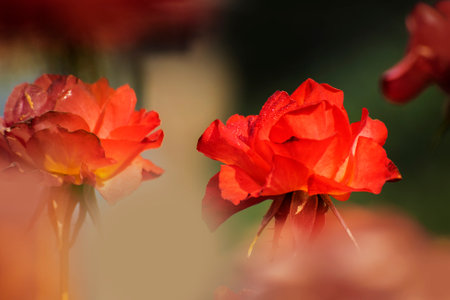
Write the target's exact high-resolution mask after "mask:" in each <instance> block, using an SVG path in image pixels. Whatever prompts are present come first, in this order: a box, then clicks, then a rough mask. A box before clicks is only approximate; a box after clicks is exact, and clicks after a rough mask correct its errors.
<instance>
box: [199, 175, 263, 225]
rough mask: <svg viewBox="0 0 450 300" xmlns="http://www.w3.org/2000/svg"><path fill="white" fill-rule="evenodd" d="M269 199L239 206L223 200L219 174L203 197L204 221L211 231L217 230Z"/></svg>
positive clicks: (210, 182)
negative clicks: (243, 212)
mask: <svg viewBox="0 0 450 300" xmlns="http://www.w3.org/2000/svg"><path fill="white" fill-rule="evenodd" d="M267 199H268V198H267V197H258V198H249V199H247V200H245V201H242V202H240V203H239V205H234V204H233V203H231V201H228V200H225V199H223V198H222V196H221V191H220V189H219V173H217V174H216V175H214V176H213V177H212V178H211V179H210V180H209V182H208V185H207V187H206V192H205V196H204V197H203V202H202V216H203V220H204V221H205V222H206V224H207V225H208V227H209V229H211V230H216V229H217V227H219V225H220V224H222V223H223V222H225V221H226V220H227V219H228V218H229V217H231V216H232V215H234V214H235V213H237V212H240V211H241V210H243V209H246V208H247V207H250V206H253V205H256V204H258V203H260V202H262V201H264V200H267Z"/></svg>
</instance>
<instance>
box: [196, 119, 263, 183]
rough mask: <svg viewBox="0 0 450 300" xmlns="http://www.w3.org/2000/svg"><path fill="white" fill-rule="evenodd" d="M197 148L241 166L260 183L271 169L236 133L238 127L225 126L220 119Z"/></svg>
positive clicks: (213, 156)
mask: <svg viewBox="0 0 450 300" xmlns="http://www.w3.org/2000/svg"><path fill="white" fill-rule="evenodd" d="M197 150H198V151H200V152H202V153H203V154H205V155H206V156H208V157H210V158H212V159H214V160H218V161H221V162H223V163H225V164H227V165H236V166H238V167H240V168H241V169H242V170H244V171H245V172H247V174H249V175H250V176H251V177H252V178H253V179H254V180H256V181H258V182H259V183H260V184H263V183H264V182H265V176H266V174H267V173H268V172H269V171H270V166H269V164H268V163H267V162H266V161H264V160H263V159H262V158H261V156H260V155H258V154H257V153H256V152H255V151H254V150H252V149H251V148H250V147H249V145H247V144H246V143H245V142H244V141H243V140H242V139H240V138H239V136H237V135H236V129H233V128H231V129H229V128H227V127H225V125H224V124H223V123H222V122H221V121H219V120H216V121H214V122H213V123H211V125H210V126H209V127H208V128H207V129H206V130H205V132H204V133H203V135H202V136H201V137H200V139H199V141H198V144H197Z"/></svg>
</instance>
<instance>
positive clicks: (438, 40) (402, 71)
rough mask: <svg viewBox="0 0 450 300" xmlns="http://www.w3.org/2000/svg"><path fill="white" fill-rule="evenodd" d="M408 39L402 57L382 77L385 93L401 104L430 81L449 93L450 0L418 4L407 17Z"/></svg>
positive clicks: (414, 95)
mask: <svg viewBox="0 0 450 300" xmlns="http://www.w3.org/2000/svg"><path fill="white" fill-rule="evenodd" d="M406 26H407V28H408V31H409V33H410V40H409V44H408V48H407V51H406V55H405V57H404V58H403V59H402V60H401V61H400V62H399V63H397V64H396V65H395V66H394V67H392V68H391V69H389V70H387V71H386V72H385V73H384V75H383V78H382V88H383V93H384V95H385V96H386V97H387V98H389V99H390V100H392V101H394V102H398V103H404V102H407V101H409V100H411V99H412V98H414V97H416V96H417V95H418V94H419V93H420V92H421V91H422V90H424V89H425V88H426V87H427V86H429V85H430V84H431V83H436V84H438V85H439V87H441V88H442V89H443V90H444V91H445V92H446V93H450V40H449V39H448V37H449V35H450V1H440V2H438V3H437V4H436V5H435V7H431V6H429V5H427V4H424V3H419V4H417V5H416V7H415V8H414V10H413V12H412V13H411V14H410V15H409V16H408V18H407V19H406Z"/></svg>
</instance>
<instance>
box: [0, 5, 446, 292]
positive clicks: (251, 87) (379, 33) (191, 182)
mask: <svg viewBox="0 0 450 300" xmlns="http://www.w3.org/2000/svg"><path fill="white" fill-rule="evenodd" d="M97 1H100V0H97ZM31 2H32V1H30V2H28V1H18V2H17V3H18V4H17V5H11V4H8V3H7V2H6V1H3V0H2V1H1V2H0V11H1V12H0V16H3V17H2V20H4V21H0V23H2V22H3V23H2V24H1V25H0V34H2V36H0V100H1V107H3V105H4V103H5V101H6V100H7V97H8V95H9V93H10V92H11V90H12V89H13V87H14V86H15V85H17V84H19V83H21V82H24V81H28V82H31V81H33V80H34V79H35V78H37V77H38V76H39V75H40V74H42V73H49V72H50V73H52V72H58V73H65V74H73V75H76V76H79V77H80V78H81V79H82V80H84V81H87V82H93V81H95V80H97V79H98V78H99V77H106V78H108V79H109V80H110V82H111V84H112V85H113V86H114V87H118V86H120V85H122V84H125V83H128V84H130V85H131V86H132V87H133V88H134V89H135V90H136V93H137V95H138V97H139V101H140V105H141V106H142V107H145V108H147V109H154V110H156V111H158V112H159V113H160V116H161V119H162V125H161V127H162V129H163V130H164V131H165V135H166V137H165V140H164V142H163V146H162V147H161V148H160V149H157V150H155V151H153V150H152V151H151V152H149V153H148V154H146V155H147V157H148V158H150V159H151V160H152V161H153V162H155V163H156V164H158V165H159V166H162V167H163V168H164V169H165V170H166V173H165V174H164V175H163V176H162V177H161V178H158V179H156V180H153V181H151V182H144V183H143V184H142V186H141V187H140V188H139V189H138V190H137V191H136V192H134V193H133V194H132V195H130V196H129V197H128V198H127V199H123V200H122V201H121V202H120V203H118V204H117V205H115V206H112V207H109V206H108V205H106V204H105V203H104V202H103V201H101V202H102V205H101V208H102V214H103V222H104V226H103V232H102V234H99V233H98V232H97V231H96V230H95V228H94V227H93V226H92V224H90V223H89V224H87V225H86V226H85V227H84V228H83V233H82V235H81V237H80V240H79V243H78V244H77V246H76V248H74V250H73V251H72V260H73V261H74V263H72V264H73V265H75V267H74V268H73V270H72V272H73V274H72V278H73V281H74V283H73V285H74V286H81V287H83V288H82V289H83V292H82V294H83V295H84V296H83V299H111V300H114V299H211V297H212V292H213V290H214V289H215V287H216V286H218V285H220V284H223V283H227V282H228V281H229V277H230V276H232V272H233V270H234V267H233V264H232V263H231V261H232V260H233V258H234V257H235V256H236V255H238V256H239V255H241V256H244V255H245V251H242V252H241V253H239V252H238V254H235V253H236V252H235V250H236V249H241V246H242V245H243V244H245V245H246V243H247V242H249V241H250V240H251V238H252V236H253V234H254V233H255V231H256V228H257V226H258V224H259V222H260V220H261V217H262V215H263V214H264V212H265V211H266V210H267V207H268V204H269V203H262V204H261V205H259V206H256V207H253V208H251V209H249V210H247V211H244V212H242V213H240V214H238V215H236V216H234V217H233V218H232V219H230V220H229V221H227V222H226V223H225V224H224V225H223V226H222V227H221V228H220V229H219V230H218V231H217V232H215V233H210V232H209V231H208V229H207V228H206V225H205V224H204V223H203V222H202V220H201V214H200V207H201V199H202V197H203V193H204V189H205V186H206V183H207V181H208V179H209V178H210V177H211V176H212V175H213V174H215V172H217V170H218V164H217V163H214V162H212V161H210V160H209V159H208V158H206V157H204V156H203V155H201V154H200V153H197V152H196V150H195V146H196V141H197V139H198V137H199V136H200V135H201V134H202V132H203V130H204V129H206V127H207V126H208V125H209V123H210V122H212V121H213V120H214V119H216V118H220V119H222V120H223V121H225V120H226V119H227V117H228V116H230V115H231V114H234V113H239V114H257V113H258V112H259V109H260V108H261V106H262V105H263V104H264V102H265V101H266V99H267V98H268V97H269V96H270V95H271V94H272V93H273V92H275V91H276V90H286V91H288V92H292V91H294V90H295V89H296V87H297V86H298V85H299V84H300V83H302V82H303V81H304V80H305V79H307V78H309V77H310V78H313V79H314V80H316V81H318V82H324V83H328V84H330V85H332V86H334V87H336V88H339V89H341V90H343V91H344V95H345V102H344V104H345V107H346V109H347V112H348V114H349V117H350V120H351V121H352V122H355V121H357V120H359V118H360V115H361V110H362V108H363V107H366V108H368V110H369V113H370V116H371V117H372V118H376V119H380V120H382V121H383V122H384V123H385V124H386V126H387V128H388V131H389V136H388V140H387V143H386V146H385V149H386V151H387V153H388V155H389V157H390V158H391V159H392V160H393V161H394V163H395V164H396V165H397V166H398V168H399V169H400V171H401V173H402V175H403V180H402V181H400V182H397V183H388V184H386V185H385V187H384V188H383V191H382V193H381V194H380V195H372V194H368V193H354V194H353V195H352V196H351V197H350V199H349V200H348V202H346V203H342V205H341V203H338V206H343V205H348V204H351V203H352V204H358V205H363V206H367V207H379V206H390V207H395V208H396V209H398V210H400V211H403V212H404V213H406V214H408V215H409V216H410V217H411V218H412V219H414V220H416V221H417V222H419V223H420V224H422V225H423V226H424V227H425V228H426V229H427V230H429V231H430V232H431V233H432V234H434V235H447V234H449V233H450V222H449V221H448V220H449V217H448V216H449V215H450V204H449V203H450V202H449V200H450V184H448V180H449V176H448V170H449V168H450V155H449V153H450V136H449V135H444V136H441V137H440V139H438V138H437V137H436V136H437V133H438V132H439V128H440V126H441V123H442V121H443V112H444V103H445V101H447V100H448V99H446V98H445V97H446V96H445V95H444V93H443V92H441V91H440V90H439V89H438V88H436V87H431V88H429V89H427V90H426V91H425V92H424V93H422V94H421V95H420V96H419V97H418V98H417V99H415V100H414V101H412V102H410V103H409V104H407V105H404V106H398V105H394V104H391V103H389V102H387V101H386V100H385V99H384V97H383V95H382V94H381V91H380V86H379V78H380V76H381V74H382V73H383V72H384V71H385V70H387V69H388V68H389V67H391V66H392V65H393V64H395V63H396V62H397V61H398V60H399V59H400V58H401V57H402V56H403V53H404V51H405V48H406V45H407V41H408V33H407V31H406V28H405V24H404V20H405V17H406V16H407V15H408V13H409V12H410V11H411V10H412V9H413V7H414V5H415V4H416V3H417V2H416V1H410V0H408V1H406V0H402V1H387V0H380V1H376V2H374V1H320V0H319V1H293V0H292V1H289V0H278V1H269V0H248V1H236V0H235V1H232V0H222V1H219V0H216V1H213V0H209V1H208V0H204V1H201V0H197V1H195V0H191V1H189V0H185V1H168V2H170V3H172V6H170V5H169V6H168V7H164V9H162V8H161V7H160V6H158V5H157V3H158V1H150V2H151V3H155V5H154V6H148V7H147V6H145V5H144V7H145V8H146V9H148V11H146V13H145V14H143V16H140V15H134V14H131V13H130V14H127V13H121V12H123V10H121V9H120V8H119V7H118V8H114V5H115V2H117V3H119V2H120V1H114V2H112V3H111V4H110V5H111V7H109V9H108V10H107V12H105V14H106V13H108V14H110V15H109V17H108V18H106V19H107V22H106V21H105V22H106V23H105V24H107V25H105V27H102V26H104V25H101V26H100V27H101V28H102V30H103V29H104V28H109V30H110V31H112V32H109V31H108V30H106V29H105V30H106V32H107V33H108V34H110V35H112V36H114V32H117V31H118V30H119V29H118V28H122V29H123V26H119V27H117V26H113V25H112V24H114V22H119V24H124V23H126V21H127V20H128V19H129V20H131V19H139V18H142V20H155V21H154V22H147V21H146V22H144V21H142V22H141V21H140V23H139V22H138V25H136V28H138V29H139V34H137V33H133V34H132V33H130V34H129V35H127V34H125V36H126V37H130V36H136V38H135V39H121V38H117V40H118V41H116V40H115V39H112V42H109V41H111V40H108V39H100V38H98V36H96V35H87V36H88V37H87V38H86V37H85V33H86V31H89V28H88V29H86V28H85V27H82V26H81V27H76V26H74V27H75V29H72V31H71V34H70V35H65V34H64V32H65V29H67V28H69V27H70V26H69V25H68V24H59V23H55V24H59V26H60V27H58V30H56V29H55V27H54V26H53V25H52V24H50V25H49V24H47V23H49V22H50V20H52V19H51V18H50V17H47V16H45V12H46V11H47V12H48V11H49V10H50V9H49V7H52V6H55V5H56V6H62V8H61V7H60V8H59V10H57V11H58V12H59V13H61V11H63V12H64V13H70V12H71V11H72V8H71V5H73V3H71V2H72V1H66V2H65V3H64V4H63V3H62V2H61V3H59V2H57V1H47V2H49V4H47V5H48V7H44V8H42V7H41V8H40V9H39V17H32V16H33V13H35V12H36V10H37V7H39V4H36V3H34V2H33V3H34V4H33V5H31V4H30V3H31ZM43 2H46V1H43ZM94 2H95V1H94ZM161 2H164V1H161ZM425 2H426V3H430V4H432V3H433V2H432V1H425ZM99 3H101V2H99ZM132 3H134V4H135V5H136V6H139V5H142V3H143V2H142V3H141V2H139V1H134V2H132ZM8 5H9V6H8ZM105 5H106V4H105ZM21 8H22V9H24V11H26V14H25V16H27V18H25V19H27V20H28V22H26V24H25V25H23V24H22V23H23V22H22V23H21V20H18V19H17V18H19V16H21V13H23V11H21V10H20V9H21ZM77 9H80V7H78V8H77ZM83 10H89V8H88V7H87V6H86V7H84V8H83V7H82V9H81V11H82V12H83ZM141 10H142V9H141ZM143 12H145V10H143ZM5 16H8V18H6V17H5ZM22 16H23V15H22ZM85 18H92V17H91V14H86V16H85ZM127 18H128V19H127ZM42 20H46V22H47V23H46V24H45V26H44V25H42V24H40V23H39V22H42ZM81 20H83V19H81ZM81 20H80V22H81ZM139 20H140V19H139ZM22 21H23V20H22ZM124 21H125V22H124ZM7 22H9V23H7ZM55 22H57V21H55ZM74 22H75V21H74ZM21 24H22V25H21ZM52 26H53V27H52ZM16 29H17V30H16ZM102 30H100V32H103V31H105V30H103V31H102ZM124 30H125V29H124ZM130 30H131V31H132V30H134V31H136V30H135V29H134V28H132V29H130ZM134 31H133V32H134ZM77 33H79V34H80V35H79V36H78V35H77ZM73 36H75V37H76V38H73ZM100 36H101V35H100ZM107 36H109V35H107ZM105 40H106V41H108V42H101V43H100V41H105ZM437 141H438V142H437ZM269 234H270V233H269ZM77 260H79V262H76V261H77ZM75 262H76V263H75Z"/></svg>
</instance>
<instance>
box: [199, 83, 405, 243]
mask: <svg viewBox="0 0 450 300" xmlns="http://www.w3.org/2000/svg"><path fill="white" fill-rule="evenodd" d="M386 137H387V130H386V127H385V126H384V124H383V123H382V122H381V121H378V120H373V119H371V118H369V116H368V112H367V110H366V109H364V110H363V112H362V117H361V121H359V122H356V123H353V124H350V123H349V120H348V116H347V113H346V111H345V109H344V107H343V93H342V91H340V90H338V89H335V88H333V87H331V86H329V85H327V84H318V83H316V82H315V81H313V80H311V79H309V80H307V81H305V82H304V83H303V84H302V85H300V87H299V88H298V89H297V90H296V91H295V92H294V93H293V94H292V95H289V94H287V93H286V92H280V91H278V92H275V94H273V95H272V96H271V97H270V98H269V99H268V101H267V102H266V104H265V105H264V106H263V108H262V109H261V112H260V114H259V115H258V116H248V117H243V116H240V115H234V116H232V117H230V118H229V119H228V121H227V123H226V124H223V123H222V122H221V121H219V120H216V121H214V122H213V123H212V124H211V125H210V126H209V127H208V129H206V131H205V132H204V134H203V135H202V136H201V137H200V139H199V142H198V145H197V149H198V150H199V151H200V152H202V153H204V154H205V155H206V156H208V157H210V158H212V159H215V160H218V161H220V162H222V163H224V164H223V165H222V166H221V170H220V172H219V173H217V174H216V175H215V176H214V177H212V178H211V180H210V181H209V183H208V186H207V189H206V194H205V197H204V199H203V216H204V218H205V220H206V221H207V223H208V225H209V226H210V227H211V228H212V229H215V228H216V227H217V226H218V225H220V224H221V223H222V222H223V221H224V220H226V219H227V218H228V217H230V216H231V215H232V214H234V213H236V212H238V211H240V210H242V209H245V208H247V207H249V206H252V205H254V204H257V203H259V202H261V201H263V200H266V199H269V198H270V199H273V200H274V201H273V203H272V206H271V208H270V209H269V212H268V213H267V214H266V216H265V218H264V220H263V224H262V227H261V229H262V228H263V227H264V226H265V225H267V223H268V222H269V221H270V219H272V218H275V220H276V222H275V224H276V229H277V228H278V229H280V228H281V227H282V225H283V224H284V223H285V221H286V220H287V218H288V217H289V220H290V222H293V223H296V224H298V225H299V227H302V228H306V229H307V232H312V233H314V232H315V231H317V230H318V229H320V227H321V225H322V223H323V217H324V213H325V212H326V210H327V208H328V206H329V205H332V203H331V201H330V199H329V197H328V195H332V196H333V197H335V198H337V199H340V200H346V199H347V198H348V196H349V195H350V193H351V192H354V191H366V192H371V193H376V194H377V193H379V192H380V191H381V188H382V186H383V184H384V183H385V182H386V181H392V180H398V179H400V178H401V176H400V173H399V172H398V170H397V168H396V167H395V165H394V164H393V163H392V162H391V161H390V160H389V159H388V158H387V156H386V152H385V150H384V149H383V147H382V146H383V144H384V142H385V140H386ZM277 225H278V226H277ZM278 232H279V230H278V231H277V230H276V235H278Z"/></svg>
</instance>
